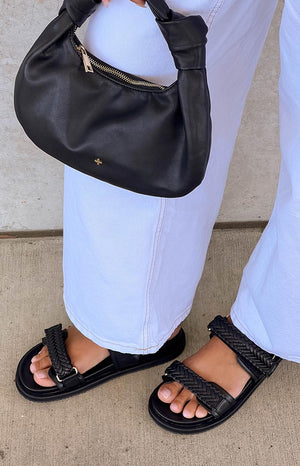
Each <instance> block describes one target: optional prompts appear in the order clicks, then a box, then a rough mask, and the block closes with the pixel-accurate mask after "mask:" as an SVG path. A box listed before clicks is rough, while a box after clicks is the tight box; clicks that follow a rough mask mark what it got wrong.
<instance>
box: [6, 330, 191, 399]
mask: <svg viewBox="0 0 300 466" xmlns="http://www.w3.org/2000/svg"><path fill="white" fill-rule="evenodd" d="M45 333H46V336H45V337H44V338H42V343H39V344H37V345H36V346H34V347H33V348H31V349H30V350H29V351H28V352H27V353H26V354H25V355H24V356H23V357H22V359H21V360H20V362H19V364H18V367H17V372H16V378H15V382H16V386H17V389H18V390H19V392H20V393H21V395H23V396H24V397H25V398H27V399H28V400H31V401H52V400H58V399H61V398H66V397H68V396H71V395H76V394H78V393H82V392H84V391H86V390H89V389H90V388H93V387H96V386H97V385H99V384H101V383H103V382H107V381H108V380H110V379H112V378H114V377H118V376H119V375H123V374H127V373H129V372H134V371H138V370H141V369H147V368H149V367H152V366H156V365H158V364H163V363H165V362H168V361H170V360H172V359H174V358H176V357H177V356H178V355H179V354H180V353H181V352H182V351H183V350H184V347H185V334H184V331H183V329H181V330H180V331H179V333H178V334H177V335H176V336H175V337H174V338H172V339H171V340H168V341H167V342H166V343H165V344H164V345H163V346H162V347H161V348H160V349H159V350H158V351H157V352H156V353H154V354H145V355H139V354H127V353H119V352H118V351H112V350H109V352H110V356H108V357H107V358H106V359H104V360H103V361H101V362H100V363H99V364H97V365H96V366H94V367H92V368H91V369H89V370H88V371H86V372H84V373H82V374H81V373H80V372H79V371H78V369H77V368H76V367H74V366H73V365H72V363H71V360H70V357H69V355H68V353H67V351H66V346H65V339H66V338H67V336H68V330H67V329H63V330H62V324H57V325H54V326H53V327H50V328H47V329H45ZM43 345H46V346H47V348H48V352H49V357H50V359H51V363H52V366H51V367H50V368H49V371H48V374H49V377H50V378H51V379H52V380H53V382H55V386H54V387H42V386H41V385H39V384H37V383H36V382H35V380H34V378H33V374H32V373H31V372H30V369H29V366H30V364H31V358H32V357H33V356H34V355H35V354H37V353H38V352H39V351H40V350H41V349H42V347H43Z"/></svg>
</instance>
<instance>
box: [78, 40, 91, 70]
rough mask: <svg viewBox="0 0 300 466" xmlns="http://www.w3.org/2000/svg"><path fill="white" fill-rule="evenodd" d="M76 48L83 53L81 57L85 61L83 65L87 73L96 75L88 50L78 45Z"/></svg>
mask: <svg viewBox="0 0 300 466" xmlns="http://www.w3.org/2000/svg"><path fill="white" fill-rule="evenodd" d="M76 48H77V49H78V50H80V52H81V57H82V61H83V65H84V69H85V72H86V73H94V70H93V68H92V65H91V62H90V59H89V56H88V54H87V53H86V50H85V48H84V47H83V45H76Z"/></svg>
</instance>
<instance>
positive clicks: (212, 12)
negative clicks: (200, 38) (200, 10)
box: [206, 0, 225, 29]
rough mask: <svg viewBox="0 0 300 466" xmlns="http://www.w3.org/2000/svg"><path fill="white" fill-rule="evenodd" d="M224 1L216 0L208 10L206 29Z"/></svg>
mask: <svg viewBox="0 0 300 466" xmlns="http://www.w3.org/2000/svg"><path fill="white" fill-rule="evenodd" d="M224 2H225V0H218V1H217V2H216V3H215V5H214V7H213V8H212V9H211V10H210V12H209V14H208V17H207V21H206V24H207V27H208V29H209V28H210V27H211V25H212V23H213V21H214V19H215V17H216V14H217V13H218V11H219V10H220V8H221V7H222V6H223V4H224Z"/></svg>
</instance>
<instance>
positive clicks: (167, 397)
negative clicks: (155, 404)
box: [157, 382, 182, 403]
mask: <svg viewBox="0 0 300 466" xmlns="http://www.w3.org/2000/svg"><path fill="white" fill-rule="evenodd" d="M181 390H182V385H180V383H178V382H171V383H164V384H163V385H162V386H161V387H160V389H159V390H158V393H157V396H158V398H159V399H160V400H161V401H163V402H164V403H172V401H173V400H175V398H176V396H178V395H179V393H180V392H181Z"/></svg>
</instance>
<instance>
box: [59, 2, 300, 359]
mask: <svg viewBox="0 0 300 466" xmlns="http://www.w3.org/2000/svg"><path fill="white" fill-rule="evenodd" d="M186 3H188V7H187V6H186ZM168 4H169V6H170V7H171V8H173V9H174V10H177V11H180V12H182V13H185V14H201V15H202V16H203V18H204V20H205V21H206V23H207V25H208V27H209V33H208V44H207V72H208V81H209V87H210V93H211V101H212V121H213V139H212V149H211V155H210V161H209V164H208V168H207V173H206V176H205V179H204V181H203V182H202V183H201V185H200V186H198V187H197V188H196V189H194V190H193V191H192V192H191V193H189V194H188V195H186V196H184V197H180V198H159V197H152V196H147V195H142V194H138V193H134V192H131V191H129V190H126V189H122V188H119V187H116V186H113V185H111V184H109V183H105V182H102V181H100V180H97V179H96V178H93V177H90V176H88V175H85V174H83V173H81V172H78V171H76V170H74V169H72V168H70V167H68V166H65V180H64V183H65V184H64V248H63V272H64V302H65V306H66V311H67V313H68V315H69V317H70V319H71V321H72V322H73V323H74V325H75V326H76V327H77V328H78V329H79V330H80V331H81V332H82V333H83V334H84V335H86V336H87V337H88V338H90V339H91V340H93V341H94V342H96V343H97V344H99V345H101V346H103V347H106V348H109V349H113V350H117V351H121V352H126V353H144V354H146V353H153V352H156V351H157V350H158V349H159V348H160V347H161V346H162V345H163V344H164V342H165V341H166V339H167V338H169V336H170V335H171V334H172V332H173V330H174V329H175V328H176V327H177V326H178V325H179V324H180V323H181V322H182V321H183V320H184V319H185V318H186V317H187V315H188V314H189V312H190V309H191V306H192V303H193V299H194V295H195V291H196V288H197V285H198V282H199V280H200V278H201V274H202V270H203V266H204V262H205V256H206V252H207V247H208V244H209V241H210V237H211V233H212V228H213V225H214V223H215V220H216V218H217V215H218V211H219V208H220V205H221V201H222V197H223V192H224V187H225V183H226V178H227V172H228V167H229V163H230V159H231V156H232V153H233V148H234V143H235V139H236V136H237V132H238V128H239V125H240V121H241V116H242V112H243V108H244V104H245V99H246V96H247V92H248V90H249V87H250V84H251V80H252V77H253V74H254V71H255V68H256V64H257V62H258V58H259V56H260V52H261V50H262V47H263V44H264V41H265V38H266V36H267V32H268V29H269V26H270V23H271V19H272V16H273V13H274V10H275V8H276V4H277V0H268V1H262V0H190V1H189V2H184V1H183V0H169V1H168ZM84 45H85V46H86V48H87V49H88V50H89V51H91V52H92V53H93V54H94V55H96V56H98V57H99V58H100V59H102V60H104V61H106V62H108V63H110V64H111V65H113V66H116V67H118V68H120V69H123V70H125V71H127V72H130V73H133V74H136V75H139V76H142V77H144V78H146V79H150V80H152V81H153V82H157V83H162V84H171V83H172V82H173V81H175V80H176V75H177V71H176V68H175V66H174V63H173V59H172V56H171V54H170V52H169V49H168V46H167V44H166V42H165V40H164V38H163V37H162V35H161V33H160V30H159V29H158V26H157V24H156V23H155V20H154V17H153V14H152V13H151V11H150V9H149V8H140V7H138V6H137V5H135V4H134V3H132V2H130V1H129V0H112V1H111V3H110V6H109V8H105V7H104V5H103V4H100V5H99V6H98V8H97V10H96V11H95V13H93V15H92V16H91V17H90V19H89V22H88V24H87V29H86V32H85V37H84ZM280 50H281V77H280V132H281V150H282V163H281V171H280V180H279V185H278V191H277V195H276V200H275V205H274V210H273V212H272V215H271V218H270V221H269V223H268V226H267V227H266V229H265V230H264V232H263V235H262V237H261V239H260V240H259V242H258V244H257V246H256V248H255V250H254V252H253V254H252V256H251V258H250V260H249V262H248V264H247V266H246V267H245V269H244V273H243V277H242V281H241V284H240V288H239V292H238V295H237V298H236V301H235V303H234V304H233V307H232V310H231V316H232V319H233V322H234V324H235V325H236V326H237V327H238V328H239V329H240V330H241V331H242V332H243V333H245V334H246V335H247V336H248V337H249V338H251V339H252V340H253V341H254V342H255V343H257V344H258V345H259V346H261V347H262V348H263V349H265V350H267V351H269V352H271V353H275V354H277V355H279V356H281V357H282V358H285V359H289V360H292V361H300V338H299V332H300V2H299V0H286V2H285V8H284V13H283V17H282V24H281V32H280ZM84 110H85V111H88V109H84ZM141 156H142V154H141ZM199 318H200V316H199ZM205 324H206V323H205Z"/></svg>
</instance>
